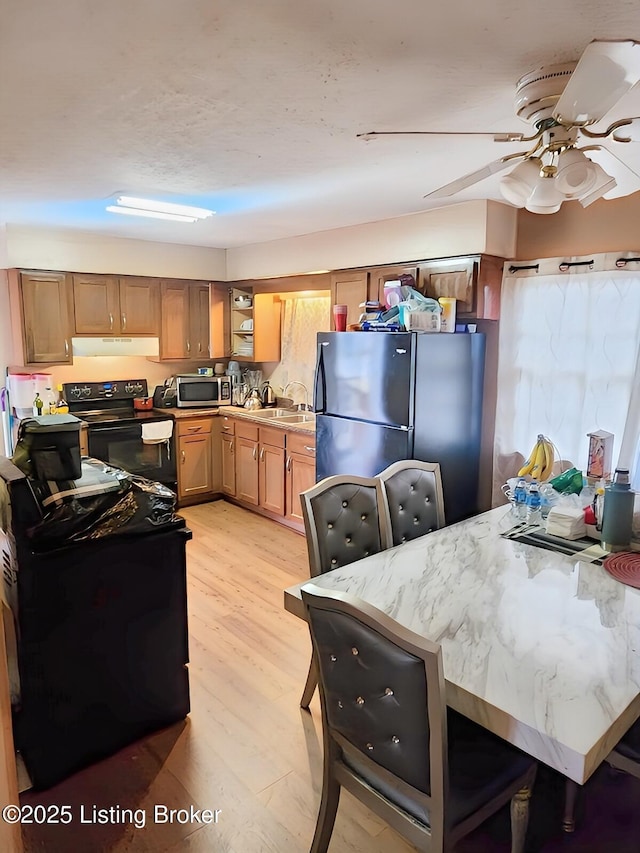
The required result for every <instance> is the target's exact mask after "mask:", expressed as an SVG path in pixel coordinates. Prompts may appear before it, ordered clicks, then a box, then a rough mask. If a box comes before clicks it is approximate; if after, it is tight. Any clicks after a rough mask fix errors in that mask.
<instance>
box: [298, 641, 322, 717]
mask: <svg viewBox="0 0 640 853" xmlns="http://www.w3.org/2000/svg"><path fill="white" fill-rule="evenodd" d="M317 686H318V670H317V666H316V656H315V652H312V653H311V662H310V663H309V673H308V675H307V682H306V684H305V685H304V690H303V691H302V699H300V707H301V708H304V709H305V710H307V711H308V710H309V703H310V702H311V700H312V699H313V694H314V693H315V690H316V687H317Z"/></svg>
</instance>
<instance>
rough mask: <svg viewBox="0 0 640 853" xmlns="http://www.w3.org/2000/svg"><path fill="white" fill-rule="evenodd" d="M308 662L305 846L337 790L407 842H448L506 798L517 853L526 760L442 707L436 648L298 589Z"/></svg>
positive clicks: (336, 599)
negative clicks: (314, 798) (310, 751)
mask: <svg viewBox="0 0 640 853" xmlns="http://www.w3.org/2000/svg"><path fill="white" fill-rule="evenodd" d="M301 592H302V599H303V601H304V605H305V608H306V611H307V620H308V622H309V629H310V633H311V640H312V643H313V647H314V651H315V654H316V659H317V661H318V672H319V678H320V702H321V706H322V732H323V744H324V770H323V781H322V795H321V801H320V809H319V813H318V820H317V824H316V829H315V834H314V837H313V842H312V845H311V853H325V851H326V850H327V848H328V846H329V842H330V840H331V834H332V831H333V825H334V822H335V817H336V813H337V810H338V804H339V800H340V792H341V789H342V788H346V789H347V790H348V791H349V792H350V793H351V794H352V795H353V796H355V797H356V798H357V799H359V800H361V801H362V802H363V803H364V804H365V805H366V806H367V807H368V808H369V809H371V810H372V811H373V812H375V813H376V814H378V815H379V816H380V817H381V818H383V819H384V820H386V821H387V823H389V825H390V826H392V827H393V828H394V829H395V830H396V831H397V832H399V833H400V834H402V835H403V836H404V837H405V838H406V839H407V840H408V841H409V842H410V843H411V844H413V845H415V846H416V847H417V848H418V849H419V850H423V851H433V853H442V851H450V850H452V848H453V847H454V845H455V844H456V843H457V842H458V840H459V839H460V838H462V837H463V836H464V835H466V834H467V833H469V832H471V831H472V830H473V829H475V827H477V826H479V825H480V824H481V823H482V822H483V821H484V820H485V819H486V818H487V817H489V816H490V815H492V814H493V813H494V812H496V811H498V809H500V808H501V807H502V806H503V805H505V804H506V803H507V802H508V801H509V800H511V834H512V847H511V850H512V853H521V851H522V850H523V849H524V840H525V834H526V828H527V821H528V801H529V797H530V794H531V788H532V786H533V782H534V779H535V774H536V763H535V761H534V760H533V759H532V758H530V757H529V756H527V755H525V754H524V753H522V752H520V751H519V750H518V749H516V748H515V747H512V746H511V745H510V744H507V743H506V742H505V741H503V740H502V739H501V738H499V737H497V736H495V735H493V734H491V733H490V732H487V731H486V730H485V729H483V728H481V727H480V726H477V725H476V724H475V723H472V722H471V721H470V720H468V719H466V718H465V717H462V716H461V715H460V714H457V713H455V712H453V711H451V710H449V711H447V707H446V701H445V688H444V675H443V665H442V650H441V648H440V646H439V645H438V644H436V643H432V642H430V641H429V640H427V639H425V638H424V637H421V636H419V635H417V634H414V633H413V632H411V631H409V630H407V629H406V628H404V627H402V626H400V625H398V623H397V622H394V621H393V620H392V619H391V618H390V617H388V616H387V615H385V614H384V613H382V612H381V611H379V610H377V609H376V608H374V607H371V606H370V605H368V604H366V603H365V602H363V601H360V600H359V599H357V598H355V597H354V596H352V595H349V594H347V593H340V592H334V591H328V590H323V589H321V588H319V587H317V586H315V585H313V584H311V583H309V584H305V586H303V587H302V591H301Z"/></svg>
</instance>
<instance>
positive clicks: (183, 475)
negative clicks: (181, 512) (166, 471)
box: [178, 434, 212, 498]
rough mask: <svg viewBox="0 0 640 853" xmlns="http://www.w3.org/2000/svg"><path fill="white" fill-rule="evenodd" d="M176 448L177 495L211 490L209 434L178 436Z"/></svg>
mask: <svg viewBox="0 0 640 853" xmlns="http://www.w3.org/2000/svg"><path fill="white" fill-rule="evenodd" d="M178 448H179V456H180V460H179V467H178V496H179V497H180V498H188V497H191V496H192V495H200V494H206V493H207V492H211V491H212V484H211V435H210V434H205V435H190V436H180V439H179V444H178Z"/></svg>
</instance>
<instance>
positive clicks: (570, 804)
mask: <svg viewBox="0 0 640 853" xmlns="http://www.w3.org/2000/svg"><path fill="white" fill-rule="evenodd" d="M578 790H579V786H578V783H577V782H574V781H573V779H565V782H564V816H563V818H562V831H563V832H573V831H574V829H575V828H576V819H575V810H576V799H577V797H578Z"/></svg>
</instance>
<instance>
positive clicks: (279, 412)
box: [250, 409, 293, 420]
mask: <svg viewBox="0 0 640 853" xmlns="http://www.w3.org/2000/svg"><path fill="white" fill-rule="evenodd" d="M250 414H251V415H252V417H254V418H264V419H265V420H270V419H271V418H278V419H279V418H282V417H284V416H285V415H291V414H293V413H292V411H291V409H253V410H252V411H251V412H250Z"/></svg>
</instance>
